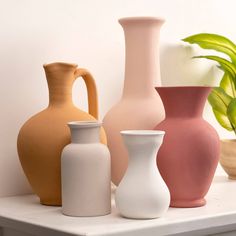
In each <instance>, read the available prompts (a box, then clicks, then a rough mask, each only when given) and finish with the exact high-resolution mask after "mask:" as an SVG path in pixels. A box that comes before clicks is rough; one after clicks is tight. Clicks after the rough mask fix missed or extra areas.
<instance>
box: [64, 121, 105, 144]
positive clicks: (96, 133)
mask: <svg viewBox="0 0 236 236" xmlns="http://www.w3.org/2000/svg"><path fill="white" fill-rule="evenodd" d="M68 126H69V127H70V131H71V143H79V144H86V143H99V140H100V127H101V124H100V123H98V122H93V121H92V122H87V121H84V122H83V121H82V122H76V121H75V122H69V123H68Z"/></svg>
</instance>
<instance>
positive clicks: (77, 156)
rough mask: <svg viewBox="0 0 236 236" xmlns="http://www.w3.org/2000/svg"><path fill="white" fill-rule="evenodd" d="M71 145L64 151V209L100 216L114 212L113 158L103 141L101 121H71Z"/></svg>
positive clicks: (76, 213)
mask: <svg viewBox="0 0 236 236" xmlns="http://www.w3.org/2000/svg"><path fill="white" fill-rule="evenodd" d="M68 125H69V127H70V130H71V144H69V145H67V146H66V147H65V148H64V149H63V152H62V159H61V167H62V173H61V174H62V212H63V214H65V215H70V216H100V215H106V214H109V213H110V212H111V188H110V183H111V161H110V153H109V150H108V148H107V146H105V145H103V144H101V143H99V128H100V126H101V124H99V123H97V122H70V123H68Z"/></svg>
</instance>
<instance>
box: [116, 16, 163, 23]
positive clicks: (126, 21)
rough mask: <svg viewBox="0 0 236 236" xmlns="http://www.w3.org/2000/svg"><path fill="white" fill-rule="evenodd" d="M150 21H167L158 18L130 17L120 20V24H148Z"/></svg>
mask: <svg viewBox="0 0 236 236" xmlns="http://www.w3.org/2000/svg"><path fill="white" fill-rule="evenodd" d="M148 21H149V22H161V23H164V22H165V19H164V18H162V17H156V16H129V17H122V18H120V19H119V20H118V22H119V23H120V24H123V23H131V22H148Z"/></svg>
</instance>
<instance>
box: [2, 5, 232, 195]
mask: <svg viewBox="0 0 236 236" xmlns="http://www.w3.org/2000/svg"><path fill="white" fill-rule="evenodd" d="M235 9H236V1H235V0H227V1H225V0H204V1H203V0H202V1H197V0H136V1H134V0H97V1H95V0H93V1H92V0H40V1H39V0H21V1H19V0H7V1H6V0H5V1H4V0H0V58H1V59H0V78H1V86H0V94H1V99H0V111H1V123H0V130H1V135H0V195H13V194H18V193H27V192H29V191H30V187H29V186H28V184H27V182H26V180H25V177H24V175H23V173H22V170H21V167H20V165H19V161H18V158H17V152H16V138H17V133H18V130H19V128H20V127H21V126H22V124H23V123H24V122H25V121H26V120H27V118H29V117H30V116H31V115H33V114H35V113H36V112H38V111H39V110H41V109H43V108H44V107H45V106H47V101H48V92H47V85H46V80H45V76H44V72H43V69H42V64H43V63H50V62H54V61H66V62H76V63H78V64H79V65H80V66H81V67H85V68H88V69H89V70H90V71H91V72H92V73H93V75H94V77H95V78H96V81H97V86H98V90H99V95H100V96H99V99H100V111H101V112H100V118H102V117H103V115H104V114H105V112H106V111H107V110H108V109H109V108H110V107H111V106H112V105H113V104H114V103H115V102H116V101H117V100H118V99H119V97H120V95H121V90H122V85H123V74H124V38H123V32H122V28H121V26H120V25H119V24H118V23H117V19H118V18H120V17H124V16H144V15H150V16H161V17H164V18H165V19H166V23H165V25H164V26H163V28H162V33H161V45H160V54H161V70H162V80H163V84H164V85H190V84H194V85H199V84H209V81H212V78H214V77H215V76H216V77H217V76H219V74H218V71H217V69H212V65H213V64H211V63H209V62H208V61H203V60H201V61H197V60H191V59H190V57H191V55H192V54H197V53H200V52H202V51H200V50H199V49H198V48H197V47H195V48H194V50H192V49H190V48H189V47H187V46H186V45H185V44H183V43H181V41H180V39H181V38H184V37H186V36H188V35H191V34H194V33H199V32H214V33H219V34H223V35H225V36H228V37H230V38H231V39H232V40H234V41H236V27H235ZM207 76H208V77H209V78H208V79H207V78H206V77H207ZM84 88H85V87H84V85H83V83H81V82H80V81H78V82H76V84H75V87H74V100H75V103H76V104H78V105H79V106H80V107H82V108H84V109H86V105H87V103H86V101H85V100H86V93H85V92H84ZM204 116H205V118H206V119H207V120H208V121H209V122H210V123H212V124H213V125H214V126H215V128H216V129H217V131H218V132H219V134H220V136H221V137H233V134H230V133H228V132H226V131H224V130H223V129H222V128H221V127H220V126H219V125H218V124H217V123H216V121H215V119H214V117H213V115H212V113H211V110H210V108H209V107H206V109H205V114H204Z"/></svg>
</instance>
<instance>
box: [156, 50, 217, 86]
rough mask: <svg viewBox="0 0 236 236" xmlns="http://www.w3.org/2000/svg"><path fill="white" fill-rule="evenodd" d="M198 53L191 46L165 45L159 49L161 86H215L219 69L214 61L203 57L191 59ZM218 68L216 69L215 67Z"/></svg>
mask: <svg viewBox="0 0 236 236" xmlns="http://www.w3.org/2000/svg"><path fill="white" fill-rule="evenodd" d="M196 55H199V52H195V51H194V50H193V48H192V47H191V46H183V45H166V46H165V47H163V49H162V50H161V54H160V65H161V78H162V85H163V86H191V85H192V86H194V85H195V86H197V85H210V86H216V85H217V84H218V81H219V80H217V79H216V77H219V71H216V69H215V68H214V67H215V66H214V63H212V62H211V61H209V60H205V59H192V57H193V56H196ZM217 70H218V69H217Z"/></svg>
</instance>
